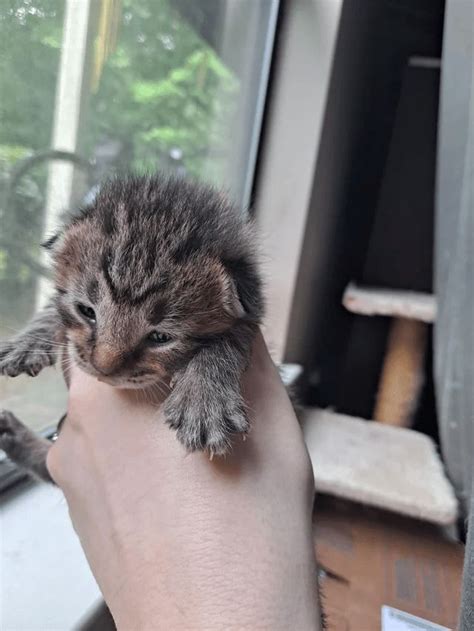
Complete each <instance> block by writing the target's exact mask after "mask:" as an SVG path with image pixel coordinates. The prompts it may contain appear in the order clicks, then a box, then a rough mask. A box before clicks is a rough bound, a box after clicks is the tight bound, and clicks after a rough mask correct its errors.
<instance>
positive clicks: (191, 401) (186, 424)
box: [165, 382, 249, 456]
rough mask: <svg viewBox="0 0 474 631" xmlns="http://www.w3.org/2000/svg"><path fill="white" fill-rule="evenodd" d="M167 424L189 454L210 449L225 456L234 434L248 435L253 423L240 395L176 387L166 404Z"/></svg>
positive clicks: (184, 386)
mask: <svg viewBox="0 0 474 631" xmlns="http://www.w3.org/2000/svg"><path fill="white" fill-rule="evenodd" d="M165 418H166V421H167V423H168V424H169V425H170V426H171V427H172V428H173V429H175V430H176V434H177V436H178V439H179V440H180V442H181V443H182V444H183V445H184V447H185V448H186V450H187V451H196V450H205V449H207V450H208V451H209V453H210V455H211V456H213V455H218V456H222V455H225V454H226V453H227V452H228V451H229V449H230V443H231V437H232V435H233V434H238V433H243V434H246V433H247V432H248V430H249V422H248V419H247V415H246V414H245V410H244V404H243V401H242V397H241V395H240V392H234V391H233V390H230V389H225V390H222V391H219V389H218V388H217V389H216V390H213V389H210V388H208V387H207V388H206V387H204V388H202V387H201V388H199V389H198V388H196V387H189V384H188V385H186V383H185V382H184V383H183V382H180V383H179V384H177V385H176V387H175V388H174V390H173V391H172V392H171V394H170V395H169V397H168V399H167V400H166V403H165Z"/></svg>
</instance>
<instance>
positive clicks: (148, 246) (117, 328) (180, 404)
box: [0, 175, 263, 480]
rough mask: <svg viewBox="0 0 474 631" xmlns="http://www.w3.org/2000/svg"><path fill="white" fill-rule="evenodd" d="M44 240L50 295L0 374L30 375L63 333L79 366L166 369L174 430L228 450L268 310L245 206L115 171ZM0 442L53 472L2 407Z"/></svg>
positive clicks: (100, 374)
mask: <svg viewBox="0 0 474 631" xmlns="http://www.w3.org/2000/svg"><path fill="white" fill-rule="evenodd" d="M45 246H46V247H47V248H48V249H49V250H50V251H51V255H52V260H53V264H54V283H55V294H54V297H53V299H52V301H51V303H50V304H49V305H48V306H47V307H46V308H45V309H44V310H43V311H42V312H40V313H39V314H38V315H37V316H35V317H34V319H33V320H32V321H31V322H30V323H29V325H28V326H27V327H26V329H25V330H24V331H23V332H22V333H20V334H19V335H18V336H16V337H15V338H13V339H11V340H9V341H6V342H3V343H1V344H0V374H3V375H8V376H10V377H15V376H16V375H19V374H21V373H26V374H29V375H31V376H35V375H37V374H38V373H39V372H40V371H41V370H42V369H43V368H44V367H45V366H49V365H51V364H55V363H56V362H57V361H58V360H59V359H60V358H59V357H58V349H59V348H60V346H61V344H67V347H68V352H69V355H70V357H71V358H72V360H73V361H74V362H75V363H76V364H77V365H78V366H79V367H80V368H81V369H83V370H84V371H86V372H88V373H89V374H91V375H93V376H95V377H97V378H98V379H100V380H102V381H105V382H107V383H109V384H111V385H112V386H116V387H118V388H142V389H144V388H147V387H150V386H152V385H153V384H156V383H160V382H162V381H163V380H165V379H169V378H170V379H171V386H172V387H171V392H170V394H169V396H168V398H167V399H166V401H165V407H164V411H165V417H166V421H167V423H168V424H169V425H170V427H172V428H173V429H175V430H176V433H177V436H178V439H179V440H180V441H181V443H182V444H183V445H184V446H185V448H186V449H187V450H188V451H194V450H205V449H207V450H209V452H210V453H211V454H225V453H226V452H227V451H228V449H229V446H230V440H231V437H232V435H233V434H235V433H243V434H245V433H246V432H247V431H248V429H249V423H248V418H247V416H246V413H245V405H244V402H243V400H242V395H241V392H240V378H241V375H242V372H243V371H244V369H245V367H246V366H247V363H248V361H249V355H250V350H251V344H252V340H253V337H254V335H255V333H256V330H257V327H258V324H259V323H260V321H261V318H262V313H263V301H262V293H261V282H260V277H259V272H258V269H257V264H256V255H255V246H254V240H253V227H252V223H251V221H250V220H249V219H248V218H247V217H246V215H245V214H244V213H242V212H241V211H240V210H239V209H237V208H236V207H235V206H233V205H232V204H231V203H230V202H229V201H228V199H226V198H225V197H224V196H223V195H222V194H221V193H219V192H217V191H215V190H213V189H211V188H208V187H206V186H201V185H197V184H194V183H191V182H187V181H184V180H182V179H173V178H167V177H163V176H160V175H156V176H153V177H148V176H147V177H128V178H125V179H115V180H113V181H110V182H108V183H106V184H105V185H104V186H103V187H102V188H101V189H100V191H99V193H98V194H97V196H96V198H95V199H94V201H93V202H92V203H91V204H90V205H88V206H87V207H85V208H84V209H82V211H81V212H80V214H79V215H78V216H76V217H75V218H73V219H71V220H70V221H69V222H68V223H67V224H66V225H65V226H64V228H63V230H62V231H61V232H60V233H59V234H57V235H55V236H54V237H53V238H52V239H50V240H49V241H48V242H47V243H46V244H45ZM0 448H2V449H4V450H5V452H6V453H7V455H8V456H9V457H10V458H11V459H12V460H13V461H15V462H16V463H17V464H19V465H20V466H22V467H24V468H26V469H28V470H29V471H31V472H32V473H34V474H36V475H37V476H39V477H41V478H43V479H47V480H49V475H48V473H47V470H46V467H45V458H46V453H47V451H48V448H49V442H48V441H46V440H42V439H40V438H38V437H37V436H36V435H35V434H34V433H33V432H31V431H30V430H29V429H28V428H26V427H25V426H24V425H23V424H22V423H21V422H20V421H19V420H18V419H17V418H16V417H15V416H14V415H13V414H11V413H10V412H6V411H4V412H0Z"/></svg>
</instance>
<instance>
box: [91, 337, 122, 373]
mask: <svg viewBox="0 0 474 631" xmlns="http://www.w3.org/2000/svg"><path fill="white" fill-rule="evenodd" d="M121 363H122V354H121V353H120V352H119V351H117V350H116V349H114V348H113V347H111V346H109V345H108V344H101V345H100V346H96V348H95V350H94V354H93V356H92V358H91V364H92V365H93V366H94V368H95V369H96V370H97V372H99V373H100V374H101V375H104V376H105V377H108V376H110V375H113V374H114V373H116V372H117V370H118V369H119V368H120V364H121Z"/></svg>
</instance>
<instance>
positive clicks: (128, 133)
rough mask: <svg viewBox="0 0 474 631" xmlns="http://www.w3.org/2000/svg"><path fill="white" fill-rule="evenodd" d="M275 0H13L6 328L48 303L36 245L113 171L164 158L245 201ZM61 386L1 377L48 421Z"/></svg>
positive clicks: (1, 299)
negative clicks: (67, 211)
mask: <svg viewBox="0 0 474 631" xmlns="http://www.w3.org/2000/svg"><path fill="white" fill-rule="evenodd" d="M277 4H278V2H277V1H276V0H195V1H193V2H189V1H188V0H139V1H137V0H66V1H65V0H2V2H1V3H0V94H1V99H0V336H1V337H10V336H11V335H13V334H14V333H15V332H16V331H18V330H19V329H21V327H22V326H23V325H24V323H25V322H26V321H27V320H28V319H29V318H30V317H31V316H32V314H33V313H34V312H35V311H36V310H37V309H39V308H40V307H41V306H42V304H44V302H45V300H46V296H47V294H48V281H47V261H46V259H45V255H44V254H43V253H42V252H41V248H40V246H39V244H40V243H41V241H42V240H43V239H44V238H45V237H47V236H48V235H50V234H52V233H53V232H54V230H55V228H56V227H57V226H58V225H59V224H60V220H61V215H62V213H63V212H64V211H65V210H66V209H69V208H74V207H76V206H78V205H80V204H81V203H83V202H84V201H86V200H87V199H90V198H91V197H92V196H93V195H94V191H95V189H96V187H97V185H98V183H99V182H100V181H101V180H102V179H103V178H104V177H105V176H107V175H109V174H111V173H122V172H125V171H128V170H130V169H133V170H136V171H139V172H143V171H154V170H156V169H163V170H168V171H173V172H175V173H178V174H182V175H186V174H188V175H191V176H192V177H194V178H197V179H200V180H203V181H208V182H211V183H214V184H216V185H218V186H220V187H224V188H225V189H228V190H229V191H230V193H231V194H232V195H233V197H234V198H235V199H236V200H237V201H238V202H240V203H241V204H242V205H243V206H245V205H247V204H248V201H249V194H250V188H251V184H252V177H253V172H254V167H255V157H256V151H257V143H258V136H259V131H260V123H261V113H262V109H263V104H264V97H265V89H266V82H267V75H268V68H269V63H270V56H271V48H272V42H273V35H274V30H275V23H276V13H277ZM60 383H61V378H60V376H59V375H58V373H57V371H55V370H54V369H48V370H47V371H44V373H43V374H41V375H40V376H39V377H37V378H35V379H30V378H27V377H18V378H16V379H5V378H0V405H2V406H3V407H9V408H11V409H12V410H13V411H15V412H16V413H18V415H19V416H20V417H21V418H23V419H24V420H25V421H27V422H28V423H30V424H31V425H32V426H34V427H35V428H38V429H39V428H41V427H44V426H45V425H47V424H50V423H51V422H55V421H56V420H57V418H58V416H59V415H60V414H61V413H62V410H63V406H64V389H63V387H62V385H59V384H60Z"/></svg>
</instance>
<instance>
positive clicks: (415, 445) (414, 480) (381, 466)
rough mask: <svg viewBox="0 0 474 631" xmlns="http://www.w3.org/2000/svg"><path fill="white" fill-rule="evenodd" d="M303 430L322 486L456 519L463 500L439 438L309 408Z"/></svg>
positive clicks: (369, 501)
mask: <svg viewBox="0 0 474 631" xmlns="http://www.w3.org/2000/svg"><path fill="white" fill-rule="evenodd" d="M303 429H304V434H305V439H306V444H307V446H308V450H309V454H310V457H311V462H312V464H313V470H314V478H315V486H316V491H320V492H321V493H328V494H330V495H333V496H336V497H340V498H344V499H348V500H352V501H355V502H359V503H362V504H366V505H368V506H374V507H377V508H382V509H385V510H389V511H394V512H396V513H399V514H402V515H407V516H410V517H415V518H417V519H422V520H424V521H429V522H432V523H436V524H441V525H443V526H446V525H450V524H453V523H455V521H456V518H457V512H458V504H457V500H456V497H455V495H454V491H453V489H452V487H451V484H450V482H449V481H448V479H447V477H446V476H445V474H444V470H443V466H442V463H441V460H440V458H439V456H438V453H437V450H436V446H435V444H434V442H433V441H432V440H431V438H429V437H428V436H425V435H424V434H421V433H419V432H416V431H414V430H411V429H406V428H402V427H392V426H389V425H384V424H382V423H377V422H371V421H366V420H362V419H357V418H354V417H351V416H344V415H342V414H335V413H333V412H330V411H325V410H319V409H307V410H306V413H305V417H304V423H303Z"/></svg>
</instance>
